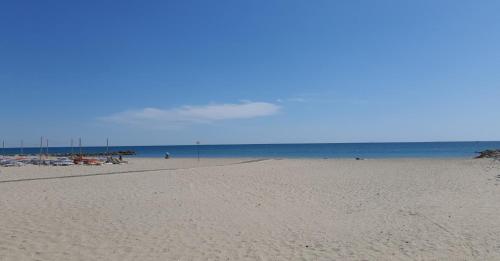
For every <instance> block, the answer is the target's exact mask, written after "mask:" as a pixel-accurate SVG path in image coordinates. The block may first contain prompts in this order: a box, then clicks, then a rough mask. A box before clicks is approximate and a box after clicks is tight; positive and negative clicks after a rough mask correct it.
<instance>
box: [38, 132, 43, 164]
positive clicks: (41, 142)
mask: <svg viewBox="0 0 500 261" xmlns="http://www.w3.org/2000/svg"><path fill="white" fill-rule="evenodd" d="M42 153H43V136H42V137H40V157H39V160H38V166H40V165H41V164H42Z"/></svg>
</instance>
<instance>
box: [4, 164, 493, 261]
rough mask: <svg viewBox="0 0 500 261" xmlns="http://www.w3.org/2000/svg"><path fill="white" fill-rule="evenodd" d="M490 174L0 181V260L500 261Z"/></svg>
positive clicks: (43, 172)
mask: <svg viewBox="0 0 500 261" xmlns="http://www.w3.org/2000/svg"><path fill="white" fill-rule="evenodd" d="M159 169H163V170H159ZM141 170H157V171H141ZM99 173H101V174H99ZM95 174H97V175H95ZM85 175H89V176H85ZM498 175H500V163H499V162H495V161H492V160H465V159H446V160H444V159H443V160H441V159H432V160H431V159H390V160H389V159H386V160H364V161H355V160H349V159H345V160H341V159H336V160H319V159H318V160H310V159H307V160H306V159H295V160H292V159H285V160H264V161H249V160H248V159H202V160H201V161H200V162H197V161H196V159H172V160H160V159H133V160H131V162H130V164H128V165H120V166H116V165H113V166H101V167H84V166H74V167H37V166H25V167H19V168H0V210H1V212H0V260H334V259H337V260H500V185H499V184H500V178H497V176H498Z"/></svg>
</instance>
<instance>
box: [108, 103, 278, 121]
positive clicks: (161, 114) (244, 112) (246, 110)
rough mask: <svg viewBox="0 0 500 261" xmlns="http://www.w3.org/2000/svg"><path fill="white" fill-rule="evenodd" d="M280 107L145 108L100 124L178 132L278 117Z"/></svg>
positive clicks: (221, 105) (249, 105)
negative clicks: (203, 125) (189, 127)
mask: <svg viewBox="0 0 500 261" xmlns="http://www.w3.org/2000/svg"><path fill="white" fill-rule="evenodd" d="M279 110H280V106H278V105H275V104H273V103H267V102H249V101H244V102H241V103H237V104H209V105H205V106H182V107H178V108H172V109H158V108H144V109H139V110H129V111H123V112H119V113H116V114H113V115H110V116H106V117H101V118H100V120H102V121H104V122H109V123H119V124H128V125H137V126H142V127H155V128H178V127H181V126H185V125H189V124H195V123H211V122H214V121H220V120H233V119H249V118H256V117H263V116H269V115H273V114H276V113H277V112H278V111H279Z"/></svg>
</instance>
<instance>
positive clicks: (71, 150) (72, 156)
mask: <svg viewBox="0 0 500 261" xmlns="http://www.w3.org/2000/svg"><path fill="white" fill-rule="evenodd" d="M71 157H73V139H71Z"/></svg>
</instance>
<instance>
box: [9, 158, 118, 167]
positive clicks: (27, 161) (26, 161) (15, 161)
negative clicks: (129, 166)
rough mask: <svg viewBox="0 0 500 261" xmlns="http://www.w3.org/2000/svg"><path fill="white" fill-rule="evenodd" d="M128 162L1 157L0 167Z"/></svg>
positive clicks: (96, 164)
mask: <svg viewBox="0 0 500 261" xmlns="http://www.w3.org/2000/svg"><path fill="white" fill-rule="evenodd" d="M123 163H127V162H126V161H123V160H120V159H117V158H113V157H111V156H108V157H100V158H85V157H83V156H74V157H57V158H54V159H49V158H48V157H46V158H41V157H39V156H35V155H33V156H23V155H18V156H0V166H2V167H21V166H24V165H37V166H42V165H43V166H73V165H91V166H100V165H104V164H123Z"/></svg>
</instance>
